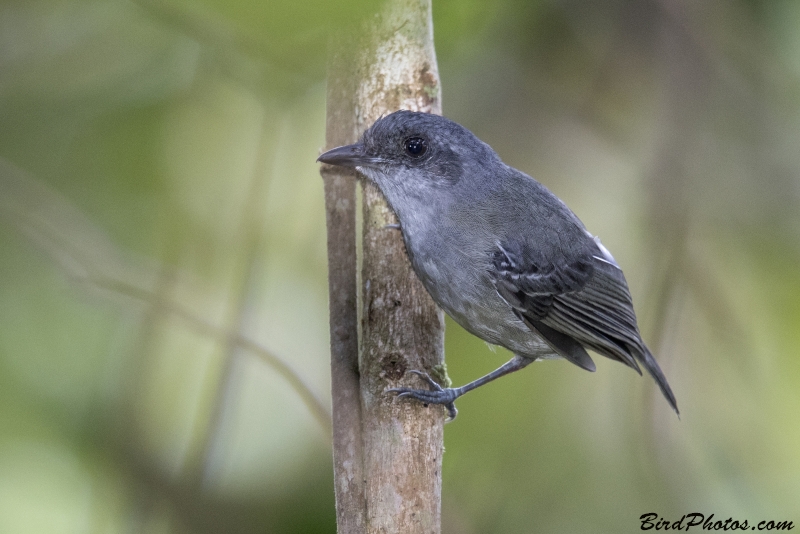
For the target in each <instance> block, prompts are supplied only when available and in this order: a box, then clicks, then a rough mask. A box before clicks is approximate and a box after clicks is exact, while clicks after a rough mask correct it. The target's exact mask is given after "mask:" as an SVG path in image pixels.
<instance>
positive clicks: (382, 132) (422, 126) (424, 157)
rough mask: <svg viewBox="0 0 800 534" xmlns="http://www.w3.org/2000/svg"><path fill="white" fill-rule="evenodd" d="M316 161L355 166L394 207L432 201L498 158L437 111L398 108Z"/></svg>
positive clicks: (470, 134) (472, 136)
mask: <svg viewBox="0 0 800 534" xmlns="http://www.w3.org/2000/svg"><path fill="white" fill-rule="evenodd" d="M317 161H321V162H322V163H328V164H331V165H340V166H344V167H354V168H356V169H357V170H358V171H359V172H360V173H361V174H363V175H364V176H365V177H366V178H368V179H369V180H371V181H373V182H375V184H376V185H377V186H378V187H379V188H380V189H381V191H382V192H383V194H384V195H385V196H386V197H387V199H388V200H389V202H390V204H392V206H393V207H395V209H396V210H397V208H398V207H399V206H398V203H400V202H412V203H416V202H426V201H427V202H435V201H436V200H437V197H442V196H443V195H446V193H444V191H446V190H448V189H452V188H454V187H456V186H457V185H458V184H459V183H460V182H462V181H463V180H464V179H465V178H469V177H473V176H481V175H484V176H485V174H484V173H482V172H480V171H481V169H483V168H485V167H486V166H487V165H490V164H492V163H495V162H497V161H499V158H498V157H497V155H496V154H495V153H494V151H493V150H492V149H491V148H490V147H489V145H487V144H485V143H483V142H482V141H480V140H479V139H478V138H477V137H475V135H474V134H472V132H470V131H469V130H467V129H466V128H464V127H463V126H461V125H459V124H456V123H455V122H453V121H451V120H448V119H446V118H444V117H441V116H438V115H431V114H429V113H418V112H413V111H396V112H394V113H392V114H390V115H386V116H385V117H381V118H380V119H378V120H377V121H375V123H374V124H373V125H372V126H371V127H370V128H369V129H368V130H367V131H366V132H364V135H363V136H361V139H360V140H359V141H358V142H357V143H355V144H352V145H347V146H341V147H338V148H334V149H333V150H329V151H328V152H325V153H324V154H322V155H321V156H320V157H319V158H318V160H317Z"/></svg>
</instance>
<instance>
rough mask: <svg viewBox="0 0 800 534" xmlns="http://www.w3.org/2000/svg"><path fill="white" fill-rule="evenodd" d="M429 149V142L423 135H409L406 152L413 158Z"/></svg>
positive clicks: (422, 154)
mask: <svg viewBox="0 0 800 534" xmlns="http://www.w3.org/2000/svg"><path fill="white" fill-rule="evenodd" d="M427 151H428V142H427V141H426V140H425V139H423V138H421V137H409V138H408V139H406V153H407V154H408V155H409V156H411V157H412V158H419V157H421V156H424V155H425V152H427Z"/></svg>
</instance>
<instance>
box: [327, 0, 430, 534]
mask: <svg viewBox="0 0 800 534" xmlns="http://www.w3.org/2000/svg"><path fill="white" fill-rule="evenodd" d="M352 44H353V43H352V42H349V43H344V42H340V43H339V46H338V47H337V48H336V52H334V54H333V55H332V59H331V63H330V66H331V71H330V72H329V79H328V84H329V86H328V146H329V147H333V146H336V145H342V144H347V143H352V142H354V141H355V140H356V138H357V135H356V134H360V133H361V132H363V131H364V130H365V129H366V128H367V127H369V126H370V125H371V124H372V123H373V122H374V121H375V120H376V119H378V118H379V117H380V116H381V115H383V114H386V113H390V112H392V111H396V110H398V109H410V110H414V111H425V112H430V113H437V114H438V113H441V104H440V101H441V96H440V94H441V92H440V87H439V78H438V70H437V66H436V55H435V52H434V47H433V25H432V21H431V5H430V0H393V1H389V2H387V3H386V4H384V5H383V7H382V9H381V10H380V11H379V13H378V14H376V15H374V16H372V17H370V18H369V19H368V20H366V21H365V25H364V27H363V33H362V35H361V39H360V42H359V44H358V46H352ZM349 50H356V52H355V53H354V54H353V55H352V56H350V57H348V53H349V52H348V51H349ZM334 173H336V174H334ZM324 174H325V176H326V195H327V196H326V198H327V200H326V201H327V203H328V213H329V218H328V222H329V259H330V260H334V259H335V260H336V261H337V262H339V261H341V262H342V263H336V264H334V263H333V261H331V263H330V265H329V272H330V273H331V275H332V276H334V275H335V276H336V277H337V278H336V281H337V283H339V284H340V285H341V287H340V289H342V288H345V286H346V289H348V290H349V289H350V287H351V286H350V285H349V283H350V281H352V282H353V283H354V282H355V276H354V275H352V276H351V274H350V272H349V271H348V272H347V273H345V272H343V268H345V267H346V269H349V268H350V263H349V260H344V259H343V258H339V256H341V255H342V250H343V249H344V248H345V247H346V248H347V249H348V251H349V250H350V248H351V247H350V244H349V243H350V242H351V240H352V237H351V235H350V234H349V233H348V232H350V230H349V228H348V229H347V230H344V229H343V228H340V229H337V230H336V231H335V232H336V233H333V232H331V228H330V224H331V223H332V222H333V223H337V222H341V221H339V220H338V219H337V218H336V217H334V216H332V214H333V213H334V211H335V210H336V209H339V211H338V212H336V213H344V212H343V209H344V208H343V206H344V205H348V209H349V203H351V202H352V199H353V198H354V197H353V193H352V192H351V190H350V189H349V187H350V186H349V185H347V186H346V187H345V186H344V185H342V186H341V187H339V186H336V185H335V184H336V183H338V181H340V180H341V181H342V183H344V182H345V181H346V180H347V178H346V177H345V176H346V173H343V172H341V171H339V170H336V171H333V170H330V169H328V170H326V171H325V172H324ZM347 183H348V184H349V183H351V182H347ZM337 187H339V188H338V189H336V188H337ZM363 192H364V194H363V210H364V225H363V226H364V228H363V265H362V284H363V286H362V288H361V290H362V302H361V336H362V337H361V357H360V380H358V378H357V377H356V375H355V374H354V371H353V367H352V353H351V352H350V351H352V350H353V348H352V346H351V344H350V341H351V338H352V332H353V331H354V330H353V329H354V326H353V324H352V321H350V320H349V319H347V320H345V317H342V312H343V311H344V312H345V315H347V313H349V312H348V310H349V308H347V309H346V310H342V309H339V308H334V307H333V306H334V304H335V303H339V302H344V301H345V300H346V305H347V306H350V300H351V298H350V297H348V299H345V298H344V297H343V296H342V295H334V292H335V291H339V290H340V289H334V284H333V282H334V278H332V279H331V282H332V283H331V290H330V291H331V336H332V345H333V349H334V354H333V358H332V366H333V370H332V376H333V388H334V392H333V398H334V407H333V412H334V464H335V466H334V470H335V477H336V493H337V521H338V525H339V532H364V531H366V532H370V533H395V532H397V533H401V532H402V533H404V534H405V533H409V534H413V533H426V534H430V533H438V532H440V531H441V525H440V523H441V520H440V517H441V462H442V451H443V448H442V445H443V432H442V431H443V422H444V408H443V407H441V406H431V407H428V408H426V407H424V406H423V405H422V404H421V403H419V402H416V401H407V400H406V401H397V400H396V399H395V397H394V395H392V394H386V393H385V391H386V390H387V389H389V388H391V387H397V386H398V385H401V380H402V385H407V384H412V385H414V386H415V387H425V386H424V385H423V384H422V382H421V381H419V379H417V378H416V377H414V375H410V374H406V371H408V370H412V369H420V370H425V371H428V372H429V373H430V374H432V375H437V374H439V375H440V374H441V367H440V366H441V365H442V363H443V359H444V316H443V314H442V312H441V310H439V309H438V308H437V307H436V305H435V304H434V303H433V301H432V300H431V298H430V296H429V295H428V294H427V292H426V291H425V289H424V288H423V287H422V284H421V283H420V281H419V280H418V279H417V277H416V275H415V274H414V273H413V271H412V270H411V265H410V263H409V261H408V257H407V255H406V251H405V246H404V244H403V241H402V237H401V234H400V232H399V231H398V230H396V229H392V228H387V227H386V225H387V224H393V223H396V222H397V220H396V218H395V216H394V214H393V213H392V212H391V210H390V209H389V207H388V206H387V204H386V201H385V200H384V199H383V196H382V195H381V194H380V192H379V191H378V190H377V188H375V186H373V185H372V184H370V183H366V182H365V183H364V189H363ZM340 204H341V206H339V205H340ZM337 206H339V208H337ZM337 217H338V215H337ZM350 217H351V215H350V214H349V211H348V215H347V222H346V223H345V224H346V225H348V227H349V225H350V224H351V222H350V221H351V218H350ZM335 236H338V237H337V239H342V240H343V241H342V243H341V244H337V243H335V242H334V241H333V240H332V239H333V238H334V237H335ZM334 248H335V249H336V250H332V249H334ZM348 254H349V252H348ZM334 256H336V258H334ZM343 266H344V267H343ZM339 276H343V277H347V284H344V281H343V280H342V279H340V278H338V277H339ZM334 323H336V324H334ZM345 323H346V324H345ZM339 328H341V329H342V330H341V332H340V333H339V334H337V333H336V332H339V330H336V329H339ZM344 331H347V332H348V335H347V336H345V337H346V338H347V340H348V343H347V348H346V351H347V355H346V356H345V355H343V354H342V353H337V352H336V350H337V346H336V343H338V342H339V341H340V340H341V339H343V337H342V333H343V332H344ZM339 348H340V349H342V350H345V349H344V347H339ZM343 367H347V369H343ZM355 381H358V384H359V387H360V399H361V406H360V409H361V411H360V412H358V411H357V409H356V408H355V407H354V406H353V399H352V389H351V388H352V387H353V385H354V384H355ZM345 410H347V413H346V414H344V413H343V412H344V411H345ZM356 414H359V415H358V417H360V419H361V421H360V433H361V441H360V442H359V441H358V440H357V439H355V438H353V436H354V435H355V432H356V426H355V425H356V422H355V418H356V417H357V416H356ZM339 425H348V426H347V428H341V427H340V428H337V427H339ZM362 447H363V449H362ZM359 454H360V455H361V459H360V462H359V459H358V456H359ZM361 470H363V471H361ZM361 481H363V482H364V484H363V485H362V484H360V482H361ZM362 506H363V508H362ZM362 511H364V512H365V514H366V515H365V516H361V515H360V514H361V513H362ZM361 521H365V525H366V528H365V529H364V528H363V527H360V526H359V525H362V523H361ZM359 528H361V529H362V530H359Z"/></svg>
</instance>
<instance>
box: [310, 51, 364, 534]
mask: <svg viewBox="0 0 800 534" xmlns="http://www.w3.org/2000/svg"><path fill="white" fill-rule="evenodd" d="M352 45H353V43H352V42H351V39H349V38H342V39H340V40H339V41H338V42H334V43H333V47H332V49H333V50H332V54H331V56H330V60H329V68H328V94H327V111H326V114H327V118H326V138H327V140H326V144H327V146H328V148H333V147H336V146H340V145H345V144H348V143H352V142H354V141H355V139H356V126H355V100H354V99H355V90H354V87H355V85H354V83H355V73H354V71H353V66H354V64H353V59H354V58H353V50H354V48H353V46H352ZM320 172H321V174H322V177H323V180H324V182H325V209H326V212H327V221H326V222H327V228H328V292H329V307H330V330H331V395H332V406H331V411H332V418H333V421H332V422H333V438H332V441H333V475H334V490H335V493H336V524H337V527H338V529H337V530H338V532H339V534H362V533H363V532H365V529H366V511H367V508H366V494H365V489H364V461H363V452H362V449H363V439H362V436H361V398H360V389H359V376H358V307H357V306H358V305H357V293H356V290H357V286H356V272H357V271H356V270H357V257H356V182H355V173H354V172H353V171H352V170H348V169H344V168H342V167H333V166H329V165H323V166H322V169H321V170H320Z"/></svg>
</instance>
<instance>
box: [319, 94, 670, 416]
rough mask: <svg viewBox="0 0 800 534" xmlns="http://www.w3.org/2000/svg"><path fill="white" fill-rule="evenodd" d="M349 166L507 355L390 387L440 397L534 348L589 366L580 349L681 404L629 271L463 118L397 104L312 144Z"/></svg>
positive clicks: (459, 308) (465, 313) (459, 312)
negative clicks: (447, 383)
mask: <svg viewBox="0 0 800 534" xmlns="http://www.w3.org/2000/svg"><path fill="white" fill-rule="evenodd" d="M317 161H319V162H321V163H326V164H330V165H338V166H343V167H350V168H355V169H356V170H357V171H358V172H359V173H360V175H362V176H363V177H364V178H366V179H367V180H369V181H371V182H373V183H374V184H375V185H376V186H377V187H378V189H379V190H380V191H381V193H382V194H383V196H384V197H385V198H386V201H387V202H388V204H389V206H390V207H391V209H392V210H393V211H394V213H395V214H396V215H397V219H398V221H399V226H400V231H401V232H402V236H403V241H404V243H405V247H406V251H407V253H408V257H409V259H410V262H411V265H412V267H413V270H414V272H415V273H416V275H417V276H418V277H419V279H420V280H421V282H422V284H423V286H424V287H425V289H426V290H427V291H428V293H429V294H430V295H431V297H432V298H433V300H434V302H436V304H437V305H438V306H439V307H440V308H442V309H443V310H444V311H445V312H446V313H447V314H448V315H449V316H450V317H451V318H452V319H453V320H454V321H455V322H456V323H458V324H459V325H461V326H462V327H463V328H464V329H466V330H467V331H468V332H470V333H472V334H474V335H475V336H477V337H479V338H481V339H483V340H484V341H486V342H487V343H489V344H491V345H499V346H502V347H505V348H507V349H508V350H509V351H511V352H512V353H513V354H514V357H513V358H512V359H511V360H510V361H508V362H507V363H506V364H504V365H503V366H501V367H499V368H498V369H496V370H495V371H493V372H491V373H489V374H487V375H485V376H483V377H481V378H478V379H477V380H474V381H472V382H469V383H468V384H466V385H464V386H461V387H455V388H454V387H443V386H442V385H440V384H439V383H437V382H436V381H435V380H433V379H432V378H431V377H430V376H429V375H428V374H427V373H425V372H424V371H422V370H412V371H411V372H412V373H415V374H417V375H419V376H420V377H421V378H422V379H423V380H424V381H425V382H426V383H427V385H428V387H429V389H414V388H407V387H402V388H392V389H390V390H388V391H389V392H391V393H394V394H396V395H397V396H398V397H408V398H412V399H416V400H418V401H421V402H423V403H425V404H426V405H427V404H441V405H444V406H445V408H446V409H447V412H448V420H452V419H454V418H455V417H456V415H457V413H458V411H457V410H456V407H455V400H456V399H457V398H459V397H461V396H462V395H464V394H465V393H467V392H468V391H471V390H474V389H475V388H477V387H479V386H482V385H484V384H486V383H488V382H491V381H493V380H495V379H497V378H499V377H501V376H504V375H507V374H509V373H512V372H514V371H518V370H520V369H523V368H524V367H526V366H527V365H529V364H530V363H532V362H534V361H536V360H544V359H557V358H563V359H565V360H567V361H569V362H571V363H573V364H575V365H577V366H578V367H580V368H582V369H585V370H587V371H595V364H594V361H593V360H592V358H591V357H590V356H589V354H588V352H587V349H588V350H591V351H593V352H595V353H597V354H600V355H602V356H605V357H607V358H610V359H612V360H616V361H618V362H621V363H623V364H625V365H627V366H628V367H631V368H633V369H634V370H635V371H636V372H638V373H639V374H640V375H641V374H642V371H641V368H642V367H644V369H645V370H646V371H647V372H648V373H649V374H650V376H652V378H653V379H654V380H655V382H656V384H657V385H658V387H659V388H660V389H661V392H662V393H663V395H664V397H665V398H666V400H667V402H668V403H669V405H670V406H671V407H672V409H673V410H674V411H675V413H676V414H678V415H680V412H679V410H678V405H677V401H676V400H675V395H674V394H673V392H672V389H671V388H670V386H669V383H668V382H667V379H666V377H665V376H664V373H663V372H662V371H661V368H660V367H659V365H658V363H657V362H656V360H655V358H654V357H653V354H652V353H651V352H650V350H649V349H648V348H647V345H646V344H645V342H644V341H643V340H642V336H641V334H640V333H639V327H638V324H637V321H636V314H635V312H634V309H633V301H632V298H631V294H630V291H629V289H628V283H627V281H626V279H625V275H624V274H623V272H622V269H621V268H620V266H619V264H618V263H617V262H616V260H615V259H614V257H613V256H612V255H611V253H610V252H609V251H608V250H607V249H606V248H605V247H604V246H603V244H602V243H601V242H600V240H599V239H598V238H597V237H595V236H594V235H592V234H591V233H590V232H589V231H588V230H587V229H586V227H585V226H584V224H583V223H582V222H581V221H580V219H579V218H578V217H577V216H576V215H575V214H574V213H573V212H572V211H571V210H570V209H569V208H568V207H567V206H566V204H564V202H562V201H561V200H560V199H559V198H558V197H557V196H556V195H554V194H553V193H552V192H550V190H548V189H547V188H546V187H545V186H544V185H542V184H541V183H539V182H538V181H536V180H535V179H533V178H531V177H530V176H528V175H527V174H525V173H523V172H521V171H519V170H517V169H514V168H512V167H510V166H509V165H506V164H505V163H503V161H502V160H501V159H500V157H499V156H498V155H497V153H496V152H495V151H494V150H493V149H492V148H491V147H490V146H489V145H488V144H486V143H484V142H483V141H481V140H480V139H478V137H477V136H475V135H474V134H473V133H472V132H471V131H469V130H468V129H467V128H465V127H463V126H461V125H460V124H458V123H456V122H454V121H452V120H449V119H447V118H445V117H443V116H440V115H434V114H430V113H422V112H414V111H407V110H400V111H396V112H393V113H391V114H388V115H384V116H382V117H381V118H379V119H378V120H376V121H375V122H374V123H373V124H372V125H371V126H370V127H369V128H368V129H367V130H366V131H364V133H363V135H362V136H361V137H360V139H359V140H358V142H356V143H354V144H351V145H346V146H340V147H337V148H334V149H332V150H329V151H327V152H325V153H323V154H322V155H321V156H319V158H318V160H317Z"/></svg>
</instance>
